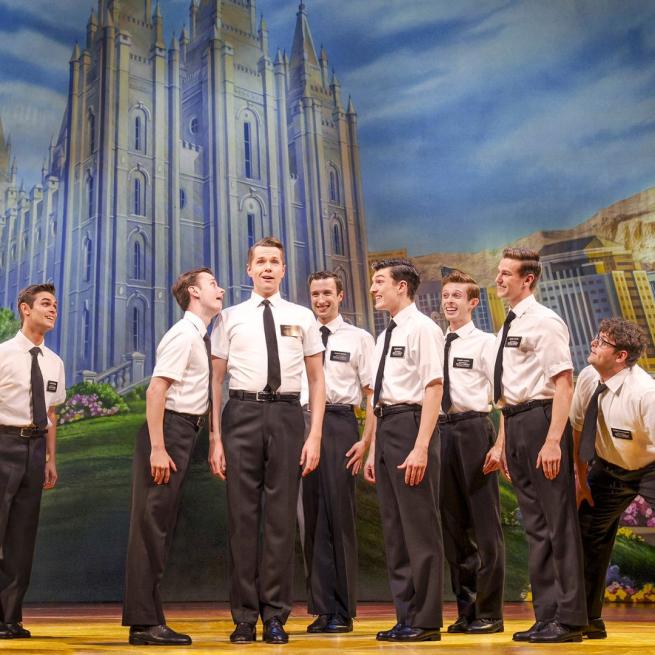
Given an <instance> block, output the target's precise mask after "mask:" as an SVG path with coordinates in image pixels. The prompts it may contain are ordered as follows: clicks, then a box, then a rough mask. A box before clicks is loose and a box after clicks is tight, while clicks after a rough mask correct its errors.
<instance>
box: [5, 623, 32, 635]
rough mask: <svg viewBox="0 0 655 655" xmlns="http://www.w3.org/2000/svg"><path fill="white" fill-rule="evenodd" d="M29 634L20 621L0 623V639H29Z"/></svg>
mask: <svg viewBox="0 0 655 655" xmlns="http://www.w3.org/2000/svg"><path fill="white" fill-rule="evenodd" d="M31 636H32V633H31V632H30V631H29V630H26V629H25V628H24V627H23V626H22V624H20V623H0V639H29V638H30V637H31Z"/></svg>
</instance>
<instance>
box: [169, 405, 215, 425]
mask: <svg viewBox="0 0 655 655" xmlns="http://www.w3.org/2000/svg"><path fill="white" fill-rule="evenodd" d="M166 411H167V412H168V413H169V414H174V415H175V416H179V417H180V418H183V419H184V420H186V421H189V423H193V427H194V428H195V429H196V430H199V429H200V428H201V427H202V426H203V425H204V424H205V420H206V419H207V415H206V414H185V413H184V412H176V411H175V410H174V409H167V410H166Z"/></svg>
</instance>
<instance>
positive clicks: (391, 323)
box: [387, 319, 396, 332]
mask: <svg viewBox="0 0 655 655" xmlns="http://www.w3.org/2000/svg"><path fill="white" fill-rule="evenodd" d="M395 327H396V322H395V321H394V320H393V319H391V320H390V321H389V325H387V332H391V331H392V330H393V329H394V328H395Z"/></svg>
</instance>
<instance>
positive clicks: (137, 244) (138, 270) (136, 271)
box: [132, 239, 144, 280]
mask: <svg viewBox="0 0 655 655" xmlns="http://www.w3.org/2000/svg"><path fill="white" fill-rule="evenodd" d="M143 273H144V270H143V251H142V246H141V241H140V240H139V239H135V240H134V244H133V245H132V277H133V278H134V279H135V280H143V278H144V275H143Z"/></svg>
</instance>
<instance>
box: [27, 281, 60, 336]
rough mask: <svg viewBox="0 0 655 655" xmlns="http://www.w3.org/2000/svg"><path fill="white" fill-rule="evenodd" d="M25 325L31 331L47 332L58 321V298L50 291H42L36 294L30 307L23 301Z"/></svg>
mask: <svg viewBox="0 0 655 655" xmlns="http://www.w3.org/2000/svg"><path fill="white" fill-rule="evenodd" d="M20 310H21V312H22V315H23V327H24V328H25V329H26V330H29V331H30V332H36V333H39V334H45V333H46V332H50V330H52V328H54V327H55V323H56V322H57V299H56V298H55V297H54V296H53V295H52V294H51V293H49V292H48V291H40V292H38V293H37V294H36V295H35V296H34V302H33V303H32V306H31V307H30V306H29V305H28V304H27V303H26V302H24V303H21V306H20Z"/></svg>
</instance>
